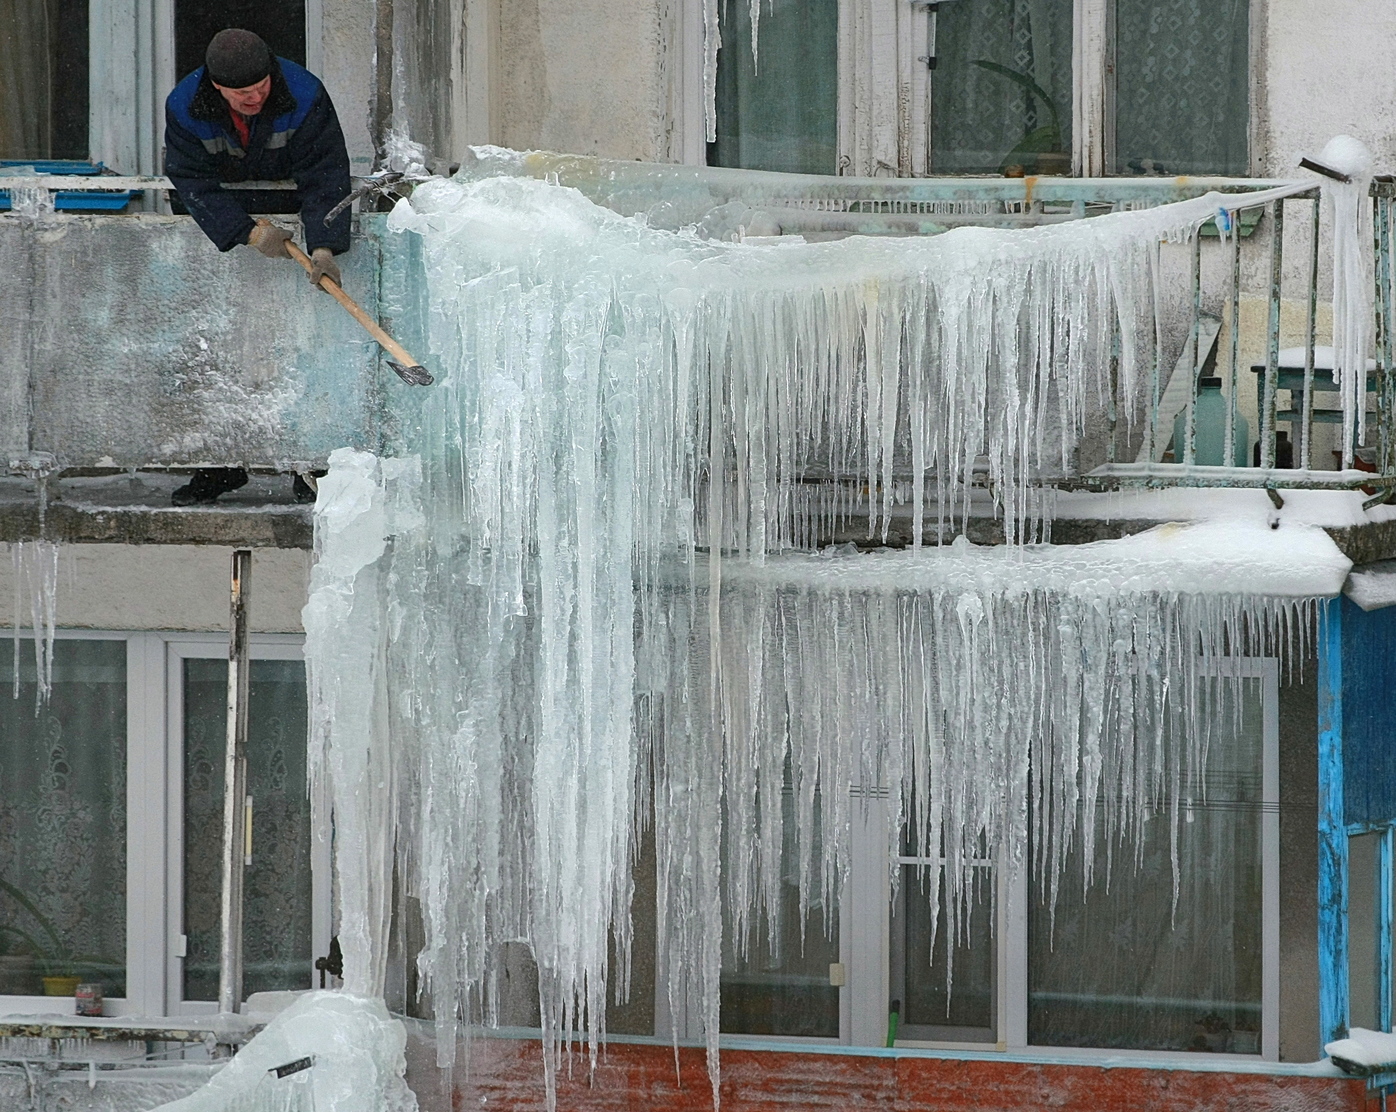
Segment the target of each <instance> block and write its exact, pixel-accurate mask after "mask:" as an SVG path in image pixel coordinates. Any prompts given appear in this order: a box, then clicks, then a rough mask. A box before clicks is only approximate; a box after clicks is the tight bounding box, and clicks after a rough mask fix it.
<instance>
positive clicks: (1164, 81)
mask: <svg viewBox="0 0 1396 1112" xmlns="http://www.w3.org/2000/svg"><path fill="white" fill-rule="evenodd" d="M1117 3H1118V7H1117V9H1116V17H1115V24H1116V28H1117V30H1116V33H1115V44H1116V45H1115V64H1116V74H1115V82H1116V92H1115V149H1116V154H1115V171H1116V173H1120V174H1168V175H1173V174H1245V173H1247V171H1248V169H1249V167H1248V157H1247V147H1248V138H1247V130H1248V123H1249V119H1250V85H1249V80H1250V78H1249V64H1250V5H1249V3H1248V0H1117Z"/></svg>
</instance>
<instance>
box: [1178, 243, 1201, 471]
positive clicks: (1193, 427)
mask: <svg viewBox="0 0 1396 1112" xmlns="http://www.w3.org/2000/svg"><path fill="white" fill-rule="evenodd" d="M1188 344H1189V346H1190V347H1191V348H1192V376H1191V378H1192V381H1190V382H1189V383H1188V412H1187V418H1186V420H1185V421H1184V422H1183V445H1182V447H1183V458H1182V461H1181V462H1182V463H1184V464H1187V465H1191V464H1192V463H1193V462H1194V459H1195V456H1196V454H1197V379H1198V377H1199V375H1200V374H1201V371H1202V230H1201V229H1200V228H1199V229H1198V230H1197V231H1196V232H1195V233H1194V234H1193V237H1192V334H1191V335H1190V336H1189V337H1188ZM1173 459H1174V460H1175V461H1177V460H1178V445H1177V444H1175V445H1173Z"/></svg>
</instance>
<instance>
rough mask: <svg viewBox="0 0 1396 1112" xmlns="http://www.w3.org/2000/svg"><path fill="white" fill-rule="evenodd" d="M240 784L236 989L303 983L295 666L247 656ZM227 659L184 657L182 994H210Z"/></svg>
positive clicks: (300, 713) (307, 903) (306, 975)
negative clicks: (242, 855) (247, 819)
mask: <svg viewBox="0 0 1396 1112" xmlns="http://www.w3.org/2000/svg"><path fill="white" fill-rule="evenodd" d="M248 687H249V697H248V713H247V718H248V737H247V791H248V794H249V795H251V796H252V800H253V807H252V864H251V866H250V867H249V868H248V869H247V871H246V872H245V873H244V881H243V883H244V900H245V906H244V913H243V995H244V996H248V995H251V994H252V993H254V992H266V991H271V990H275V989H296V988H310V987H311V984H310V971H311V962H312V960H313V957H314V955H313V954H312V952H311V951H312V949H313V943H312V939H311V934H310V913H311V877H310V803H309V800H308V799H307V797H306V767H305V753H306V743H305V738H306V691H305V666H304V665H303V664H302V663H301V662H300V661H297V660H254V661H253V662H252V672H251V676H250V677H249V684H248ZM227 693H228V663H227V661H226V660H201V659H190V660H186V661H185V662H184V930H185V934H186V936H187V937H188V951H187V955H186V957H185V961H184V999H186V1000H217V999H218V939H219V930H218V925H219V897H220V890H221V884H222V876H223V872H222V864H221V852H222V837H223V755H224V752H225V751H226V721H227V719H226V713H227V712H226V706H227Z"/></svg>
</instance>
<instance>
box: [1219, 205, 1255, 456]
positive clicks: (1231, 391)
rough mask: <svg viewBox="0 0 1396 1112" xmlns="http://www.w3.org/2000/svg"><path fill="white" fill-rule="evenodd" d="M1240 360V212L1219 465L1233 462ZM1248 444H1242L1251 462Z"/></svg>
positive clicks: (1235, 216)
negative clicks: (1223, 437) (1237, 378)
mask: <svg viewBox="0 0 1396 1112" xmlns="http://www.w3.org/2000/svg"><path fill="white" fill-rule="evenodd" d="M1240 360H1241V211H1240V210H1239V209H1237V210H1236V212H1234V213H1232V214H1231V363H1230V369H1229V371H1228V382H1227V386H1226V447H1225V448H1224V449H1223V450H1222V466H1224V467H1233V466H1235V463H1236V400H1237V399H1236V377H1237V373H1238V372H1239V370H1240V365H1239V364H1240ZM1250 447H1251V446H1250V444H1245V445H1243V446H1242V450H1243V451H1244V452H1245V459H1246V462H1247V463H1249V462H1250V458H1251V455H1250Z"/></svg>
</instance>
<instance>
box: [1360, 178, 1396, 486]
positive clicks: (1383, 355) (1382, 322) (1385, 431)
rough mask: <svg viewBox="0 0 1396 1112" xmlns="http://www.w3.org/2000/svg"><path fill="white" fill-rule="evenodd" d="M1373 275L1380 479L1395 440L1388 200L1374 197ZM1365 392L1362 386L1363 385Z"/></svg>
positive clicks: (1393, 464) (1395, 454)
mask: <svg viewBox="0 0 1396 1112" xmlns="http://www.w3.org/2000/svg"><path fill="white" fill-rule="evenodd" d="M1373 203H1374V204H1375V205H1376V210H1377V211H1376V216H1377V219H1376V221H1375V223H1376V239H1377V243H1376V251H1377V257H1376V274H1377V451H1378V453H1379V457H1380V458H1379V459H1378V461H1377V469H1378V470H1379V471H1380V472H1381V473H1382V474H1383V475H1390V474H1392V473H1393V472H1394V471H1396V436H1393V430H1392V427H1391V424H1392V421H1393V419H1396V413H1393V412H1392V409H1393V405H1394V404H1396V390H1393V381H1396V376H1393V371H1392V367H1391V357H1392V340H1391V331H1392V320H1391V278H1392V275H1391V198H1390V197H1386V196H1383V195H1382V193H1381V192H1378V193H1377V196H1376V200H1375V201H1374V202H1373ZM1363 388H1364V390H1365V388H1366V384H1365V383H1364V384H1363Z"/></svg>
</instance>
